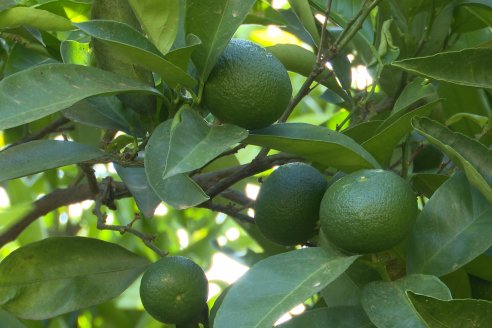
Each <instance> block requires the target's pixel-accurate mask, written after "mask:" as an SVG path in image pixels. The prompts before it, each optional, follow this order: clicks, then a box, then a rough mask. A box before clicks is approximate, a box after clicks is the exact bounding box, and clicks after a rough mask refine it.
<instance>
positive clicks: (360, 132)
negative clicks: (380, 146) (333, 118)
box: [342, 120, 384, 144]
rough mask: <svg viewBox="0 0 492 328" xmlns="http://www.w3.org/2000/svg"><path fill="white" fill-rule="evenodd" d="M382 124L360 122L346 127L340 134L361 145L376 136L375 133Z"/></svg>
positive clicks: (377, 121)
mask: <svg viewBox="0 0 492 328" xmlns="http://www.w3.org/2000/svg"><path fill="white" fill-rule="evenodd" d="M383 122H384V121H381V120H375V121H367V122H362V123H359V124H357V125H353V126H351V127H348V128H347V129H345V130H343V131H342V133H343V134H345V135H346V136H349V137H350V138H352V139H354V140H355V142H357V143H359V144H362V143H364V142H366V141H367V140H369V139H370V138H372V137H373V136H374V134H376V131H378V128H379V127H380V126H381V124H382V123H383Z"/></svg>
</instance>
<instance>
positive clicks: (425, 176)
mask: <svg viewBox="0 0 492 328" xmlns="http://www.w3.org/2000/svg"><path fill="white" fill-rule="evenodd" d="M447 179H448V176H447V175H443V174H433V173H416V174H414V175H412V178H411V180H410V181H411V182H412V185H413V189H414V190H415V191H417V192H419V193H421V194H422V195H424V196H425V197H427V198H431V196H432V194H433V193H434V192H435V191H436V190H437V189H438V188H439V187H440V186H441V185H442V184H443V183H444V182H446V180H447Z"/></svg>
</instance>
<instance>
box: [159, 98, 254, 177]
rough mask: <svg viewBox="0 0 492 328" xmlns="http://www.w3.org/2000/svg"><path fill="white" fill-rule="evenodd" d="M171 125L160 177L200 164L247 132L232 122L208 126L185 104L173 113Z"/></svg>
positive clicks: (196, 167) (173, 174)
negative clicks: (164, 165)
mask: <svg viewBox="0 0 492 328" xmlns="http://www.w3.org/2000/svg"><path fill="white" fill-rule="evenodd" d="M173 125H174V128H173V130H172V133H171V139H170V144H169V152H168V154H167V159H166V168H165V170H164V173H163V179H167V178H170V177H172V176H175V175H177V174H180V173H186V172H191V171H193V170H196V169H199V168H201V167H203V166H204V165H206V164H207V163H208V162H210V161H211V160H213V159H214V158H215V157H217V156H219V155H220V154H221V153H223V152H224V151H226V150H228V149H230V148H231V146H233V145H235V144H237V143H238V142H240V141H241V140H243V139H244V138H246V137H247V136H248V131H246V130H244V129H242V128H240V127H237V126H235V125H231V124H224V125H220V126H210V125H208V124H207V123H206V122H205V121H204V120H203V118H202V117H201V116H200V115H199V114H198V113H196V112H195V111H194V110H192V109H191V108H189V107H187V108H185V109H183V110H182V111H180V112H179V113H178V115H176V116H175V118H174V122H173Z"/></svg>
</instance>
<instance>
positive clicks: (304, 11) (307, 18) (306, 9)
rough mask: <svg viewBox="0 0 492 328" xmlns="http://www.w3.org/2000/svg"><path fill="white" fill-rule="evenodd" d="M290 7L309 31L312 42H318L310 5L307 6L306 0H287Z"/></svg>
mask: <svg viewBox="0 0 492 328" xmlns="http://www.w3.org/2000/svg"><path fill="white" fill-rule="evenodd" d="M289 3H290V6H291V8H292V9H293V10H294V12H295V13H296V15H297V17H299V20H300V21H301V22H302V25H303V26H304V28H305V29H306V30H307V31H308V32H309V34H310V35H311V38H312V39H313V41H314V44H319V42H320V35H319V32H318V28H317V26H316V22H315V20H314V15H313V12H312V11H311V7H310V6H309V1H308V0H289Z"/></svg>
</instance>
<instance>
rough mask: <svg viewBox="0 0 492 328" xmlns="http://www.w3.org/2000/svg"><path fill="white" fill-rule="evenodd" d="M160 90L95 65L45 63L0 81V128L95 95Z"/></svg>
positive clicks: (21, 122) (29, 119)
mask: <svg viewBox="0 0 492 328" xmlns="http://www.w3.org/2000/svg"><path fill="white" fill-rule="evenodd" d="M131 91H140V92H146V93H152V94H155V95H160V93H159V91H157V90H156V89H154V88H151V87H149V86H148V85H146V84H144V83H142V82H138V81H135V80H131V79H127V78H125V77H122V76H120V75H116V74H113V73H110V72H106V71H103V70H100V69H97V68H94V67H86V66H80V65H69V64H46V65H41V66H36V67H33V68H30V69H28V70H24V71H21V72H18V73H16V74H14V75H10V76H9V77H6V78H5V79H3V80H2V81H1V82H0V130H1V129H7V128H10V127H14V126H18V125H21V124H24V123H28V122H32V121H34V120H36V119H39V118H41V117H44V116H47V115H49V114H52V113H55V112H57V111H60V110H62V109H65V108H67V107H69V106H71V105H73V104H75V103H76V102H78V101H80V100H82V99H85V98H88V97H91V96H96V95H111V94H117V93H123V92H131Z"/></svg>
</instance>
